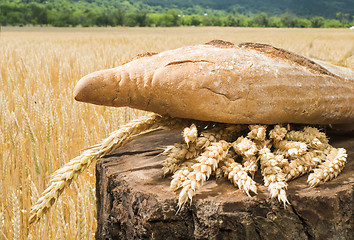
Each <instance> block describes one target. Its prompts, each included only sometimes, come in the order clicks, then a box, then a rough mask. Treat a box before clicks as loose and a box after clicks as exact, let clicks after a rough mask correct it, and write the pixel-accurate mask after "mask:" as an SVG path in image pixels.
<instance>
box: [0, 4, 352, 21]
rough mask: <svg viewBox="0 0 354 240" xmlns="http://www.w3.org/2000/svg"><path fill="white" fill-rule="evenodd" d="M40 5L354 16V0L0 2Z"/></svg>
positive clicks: (73, 7) (152, 10) (247, 13)
mask: <svg viewBox="0 0 354 240" xmlns="http://www.w3.org/2000/svg"><path fill="white" fill-rule="evenodd" d="M33 2H36V3H39V4H43V5H47V6H50V7H51V8H55V9H57V10H59V9H64V8H70V9H96V8H99V9H105V10H112V9H117V8H119V9H122V10H125V11H128V12H137V11H147V12H150V13H166V12H167V11H168V10H170V9H178V10H181V11H182V13H183V14H204V13H216V14H218V15H227V14H228V13H233V14H236V13H240V14H245V15H249V16H252V15H256V14H258V13H260V12H265V13H267V14H269V15H271V16H280V15H281V14H283V13H285V12H289V13H291V14H294V15H296V16H299V17H305V18H311V17H313V16H322V17H325V18H335V17H336V14H337V13H338V12H341V13H347V14H349V15H350V16H353V15H354V4H353V0H337V1H332V0H218V1H215V0H33V1H31V0H0V4H1V3H16V4H30V3H33Z"/></svg>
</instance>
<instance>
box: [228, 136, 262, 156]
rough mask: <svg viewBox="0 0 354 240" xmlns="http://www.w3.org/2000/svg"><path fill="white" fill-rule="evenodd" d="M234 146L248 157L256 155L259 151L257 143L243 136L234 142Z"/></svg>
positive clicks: (238, 152)
mask: <svg viewBox="0 0 354 240" xmlns="http://www.w3.org/2000/svg"><path fill="white" fill-rule="evenodd" d="M232 147H233V148H234V150H235V152H236V153H237V154H239V155H241V156H245V157H246V158H250V157H254V156H255V155H256V154H257V152H258V149H257V145H256V143H254V142H253V141H252V140H250V139H248V138H245V137H242V136H241V137H239V138H237V140H236V141H235V142H233V143H232Z"/></svg>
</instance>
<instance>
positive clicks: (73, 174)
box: [29, 114, 174, 224]
mask: <svg viewBox="0 0 354 240" xmlns="http://www.w3.org/2000/svg"><path fill="white" fill-rule="evenodd" d="M170 120H171V119H170V118H167V117H161V116H159V115H157V114H153V115H150V116H144V117H142V118H139V119H137V120H133V121H132V122H130V123H128V124H126V125H124V126H122V127H121V128H120V129H119V130H117V131H115V132H113V133H112V134H111V135H110V136H109V137H107V138H106V139H104V140H103V141H102V143H100V144H97V145H95V146H93V147H91V148H90V149H87V150H85V151H84V152H83V153H82V154H81V155H80V156H78V157H76V158H74V159H72V160H71V161H70V162H68V163H67V164H65V165H64V166H63V167H62V168H60V169H58V170H57V171H56V172H54V173H53V175H52V176H51V179H50V185H49V187H48V188H47V189H46V190H45V191H44V192H43V193H42V196H41V197H40V198H39V199H38V200H37V202H36V203H35V205H34V206H33V207H32V209H31V217H30V218H29V223H30V224H32V223H34V222H36V221H38V220H39V219H40V218H41V216H42V215H43V213H45V212H46V211H47V210H48V209H49V208H50V207H51V206H52V205H53V204H54V202H55V200H56V199H57V198H58V196H59V195H60V194H61V193H62V192H63V190H64V189H65V188H66V187H68V186H69V185H70V183H71V181H72V180H73V179H75V178H77V177H78V175H79V174H80V173H81V172H82V171H84V170H85V169H86V168H88V167H89V166H90V164H91V163H92V162H94V161H96V160H97V159H99V158H101V157H103V156H105V155H107V154H109V153H111V152H112V151H114V150H115V149H117V148H118V147H121V146H123V145H124V144H126V143H127V142H128V141H130V140H131V139H132V137H133V136H134V135H136V134H139V133H141V132H144V131H146V130H148V129H152V128H157V127H159V126H162V125H168V124H169V123H171V124H174V123H172V121H170Z"/></svg>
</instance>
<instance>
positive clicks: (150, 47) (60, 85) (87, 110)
mask: <svg viewBox="0 0 354 240" xmlns="http://www.w3.org/2000/svg"><path fill="white" fill-rule="evenodd" d="M19 30H20V31H19ZM98 33H100V34H98ZM215 38H220V39H225V40H228V41H231V42H234V43H237V42H244V41H252V42H267V43H271V44H273V45H276V46H279V47H283V48H285V49H289V50H292V51H295V52H298V53H301V54H303V55H306V56H310V57H316V58H319V59H323V60H328V61H330V62H333V63H336V62H339V61H341V63H342V64H343V65H347V66H349V67H354V57H353V56H351V55H350V54H347V53H348V52H349V51H350V50H351V49H350V48H351V43H352V39H353V33H352V32H349V31H345V30H323V29H319V30H311V31H308V30H306V29H305V30H301V29H296V30H287V29H260V30H257V31H254V30H252V31H250V30H249V29H237V28H208V31H205V28H193V29H187V28H171V29H158V28H156V29H147V28H146V29H139V28H132V29H126V28H124V29H121V28H117V29H79V28H76V29H74V30H70V29H65V30H63V29H52V28H23V29H13V30H12V29H8V28H2V32H1V36H0V84H1V86H2V87H1V88H0V140H1V144H0V169H1V176H2V177H1V178H0V239H6V238H7V239H14V238H17V237H18V238H19V239H54V238H56V237H57V239H77V237H76V236H82V237H83V238H84V239H92V238H93V234H94V232H95V225H96V220H95V195H94V189H95V186H94V174H93V170H94V169H93V168H89V169H88V172H84V173H82V175H81V176H80V178H79V179H78V181H77V182H76V183H74V184H72V187H71V188H70V189H69V191H67V192H66V193H65V194H64V195H63V196H62V199H61V203H60V204H56V205H55V206H54V207H55V208H56V209H53V210H54V211H53V210H52V211H51V212H50V214H48V215H47V216H45V217H44V220H45V221H40V222H38V223H37V224H34V225H32V226H31V227H29V228H28V220H29V217H30V206H31V205H32V204H33V203H34V202H35V201H36V200H37V198H38V192H42V191H43V190H44V189H45V188H46V187H47V185H48V183H49V180H50V179H49V176H50V175H51V174H52V173H53V172H55V170H56V169H59V168H60V167H61V166H63V165H64V164H65V163H66V162H67V161H68V160H69V159H72V158H74V157H76V156H78V155H80V151H81V149H85V148H87V147H88V146H90V145H94V144H96V143H98V142H100V140H101V139H104V138H106V137H107V136H108V134H109V133H110V132H113V131H115V130H117V129H118V128H119V126H121V125H123V124H125V123H127V122H129V121H130V120H131V119H135V118H137V117H140V116H142V115H145V114H146V113H144V112H141V111H136V110H131V109H128V108H123V109H115V108H107V107H98V106H92V105H87V104H81V103H76V102H74V100H73V97H72V90H73V88H74V85H75V83H76V82H77V80H78V79H80V78H81V77H82V76H84V75H86V74H88V73H90V72H93V71H95V70H99V69H105V68H110V67H114V66H118V65H120V64H121V63H123V62H125V61H126V60H128V59H130V58H131V57H133V56H135V55H137V54H139V53H142V52H146V51H151V52H160V51H162V50H166V49H172V48H176V47H179V46H183V45H190V44H194V43H200V42H207V41H210V40H212V39H215ZM18 190H20V191H18ZM78 193H80V194H78ZM14 194H15V195H16V197H17V200H18V201H15V196H14ZM79 195H80V197H78V196H79ZM82 199H84V200H82ZM82 201H85V205H82V204H81V203H82ZM80 204H81V205H80ZM17 206H18V207H17ZM82 208H85V211H84V212H82V211H81V212H82V214H83V215H81V216H79V214H75V213H76V212H77V213H78V212H80V211H79V210H80V209H82ZM17 209H19V210H20V211H17ZM19 215H20V217H18V216H19ZM82 219H85V221H86V223H87V224H86V225H85V226H83V225H81V223H80V222H82ZM63 221H64V222H63ZM14 222H16V226H15V225H14ZM79 226H83V227H84V228H85V229H83V230H82V231H79ZM27 228H28V231H27V230H26V231H25V230H24V229H27ZM17 229H20V231H18V230H17Z"/></svg>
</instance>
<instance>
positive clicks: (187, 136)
mask: <svg viewBox="0 0 354 240" xmlns="http://www.w3.org/2000/svg"><path fill="white" fill-rule="evenodd" d="M197 137H198V129H197V126H196V125H195V124H194V123H193V124H192V125H191V126H190V127H186V128H184V129H183V139H184V142H185V143H186V144H187V146H189V143H193V142H195V140H196V139H197Z"/></svg>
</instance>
